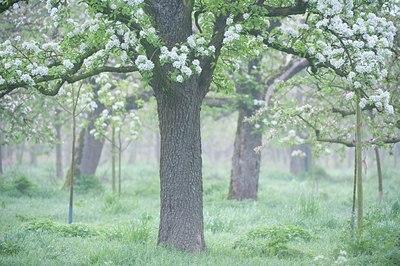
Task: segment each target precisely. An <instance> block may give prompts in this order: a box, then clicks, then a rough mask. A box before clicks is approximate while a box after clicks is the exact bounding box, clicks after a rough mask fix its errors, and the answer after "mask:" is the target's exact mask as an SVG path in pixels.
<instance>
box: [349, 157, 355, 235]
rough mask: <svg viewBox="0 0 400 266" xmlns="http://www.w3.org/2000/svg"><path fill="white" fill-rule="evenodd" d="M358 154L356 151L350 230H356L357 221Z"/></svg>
mask: <svg viewBox="0 0 400 266" xmlns="http://www.w3.org/2000/svg"><path fill="white" fill-rule="evenodd" d="M356 154H357V153H356V152H355V151H354V175H353V201H352V207H351V222H350V229H351V230H353V229H354V224H355V221H356V199H357V197H356V193H357V156H356Z"/></svg>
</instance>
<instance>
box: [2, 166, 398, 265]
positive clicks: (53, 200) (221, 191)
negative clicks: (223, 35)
mask: <svg viewBox="0 0 400 266" xmlns="http://www.w3.org/2000/svg"><path fill="white" fill-rule="evenodd" d="M107 169H108V165H104V166H102V167H100V169H99V171H98V173H101V174H100V176H101V182H102V184H101V185H102V187H101V188H96V189H95V190H91V191H89V192H88V193H83V192H80V193H77V194H76V196H75V206H74V224H73V225H67V223H66V220H67V212H68V191H61V190H60V187H61V185H62V181H61V180H55V179H53V178H51V175H49V174H48V173H47V172H48V167H45V166H43V167H42V168H35V169H30V168H29V167H20V168H19V169H8V171H7V172H6V173H5V174H4V175H3V176H2V177H1V182H0V193H1V194H0V203H1V204H0V265H333V264H335V262H337V263H339V262H343V265H399V263H400V252H399V250H400V207H399V206H400V195H399V191H400V178H399V177H400V173H399V172H396V171H395V170H393V169H387V170H385V179H384V189H385V203H384V204H383V206H379V204H378V203H377V198H378V193H377V182H376V180H375V177H374V175H373V173H370V174H369V175H368V176H367V177H366V178H365V186H364V187H365V191H364V194H365V203H364V205H365V211H366V213H367V214H366V219H365V220H366V226H365V230H364V232H362V233H360V234H359V235H353V236H352V235H351V234H350V233H349V228H350V226H349V219H350V215H351V213H350V212H351V195H352V191H351V190H352V177H351V175H352V171H351V169H349V170H337V169H335V171H329V170H327V173H328V174H329V178H322V179H321V180H320V181H319V184H318V192H315V189H314V185H313V182H312V181H311V180H309V179H308V178H307V177H304V176H303V177H301V178H298V179H297V178H295V177H293V176H292V175H290V174H289V173H287V172H284V171H281V170H280V171H278V170H269V171H267V170H263V171H262V174H261V177H260V184H259V197H258V201H257V202H253V201H241V202H237V201H228V200H226V196H227V192H228V184H229V167H226V166H220V167H215V166H214V167H212V168H210V167H209V166H208V164H207V163H206V164H205V169H204V221H205V238H206V244H207V252H205V253H202V254H198V255H193V254H188V253H184V252H177V251H175V250H172V249H169V248H162V247H158V246H157V245H156V243H157V232H158V222H159V217H158V214H159V195H158V192H159V182H158V172H157V171H158V170H157V167H156V164H154V165H149V164H136V165H129V166H128V165H126V166H125V167H124V171H123V179H124V180H123V193H122V195H121V197H118V196H115V195H112V193H111V185H110V183H109V173H108V172H107ZM211 169H212V170H211ZM21 176H23V177H22V178H21ZM25 178H26V179H27V180H28V182H27V180H25ZM29 182H30V183H29Z"/></svg>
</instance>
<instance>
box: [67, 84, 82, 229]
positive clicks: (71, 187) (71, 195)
mask: <svg viewBox="0 0 400 266" xmlns="http://www.w3.org/2000/svg"><path fill="white" fill-rule="evenodd" d="M79 90H80V89H79ZM74 92H75V90H74V88H72V102H73V106H72V145H71V146H72V147H71V171H70V178H69V180H70V182H69V210H68V223H69V224H71V223H72V215H73V206H74V173H75V152H76V149H75V144H76V108H77V103H78V100H77V99H78V96H77V99H76V100H75V93H74ZM78 95H79V92H78Z"/></svg>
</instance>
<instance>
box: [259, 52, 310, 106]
mask: <svg viewBox="0 0 400 266" xmlns="http://www.w3.org/2000/svg"><path fill="white" fill-rule="evenodd" d="M309 65H310V63H309V62H308V60H307V59H299V60H296V61H292V62H291V63H290V64H289V65H287V66H286V68H285V69H283V71H282V72H281V73H279V74H277V75H275V76H274V77H272V78H270V79H269V80H268V81H267V86H268V88H267V90H266V91H265V93H264V97H263V98H264V99H265V101H266V102H267V103H269V101H270V100H271V98H272V94H273V93H274V92H275V85H276V83H277V82H279V81H287V80H289V79H291V78H292V77H293V76H295V75H296V74H297V73H299V72H301V71H302V70H303V69H305V68H307V67H308V66H309Z"/></svg>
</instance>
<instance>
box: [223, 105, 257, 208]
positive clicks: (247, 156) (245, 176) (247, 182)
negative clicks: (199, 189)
mask: <svg viewBox="0 0 400 266" xmlns="http://www.w3.org/2000/svg"><path fill="white" fill-rule="evenodd" d="M251 115H252V110H246V109H245V108H240V109H239V118H238V126H237V130H236V137H235V144H234V152H233V157H232V172H231V181H230V185H229V194H228V199H236V200H243V199H253V200H256V199H257V191H258V178H259V175H260V160H261V153H257V152H255V151H254V149H255V148H256V147H259V146H261V145H262V133H261V131H259V130H256V129H255V128H254V125H252V124H250V123H249V122H246V121H244V120H245V118H246V117H250V116H251Z"/></svg>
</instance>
